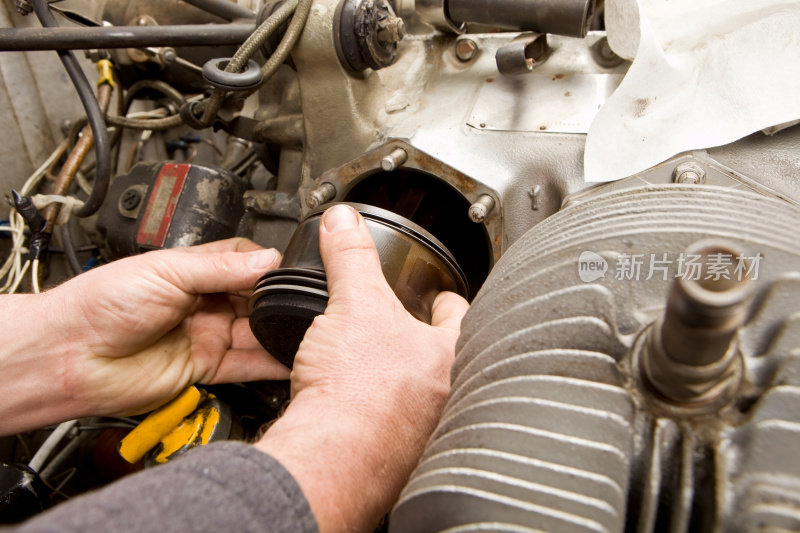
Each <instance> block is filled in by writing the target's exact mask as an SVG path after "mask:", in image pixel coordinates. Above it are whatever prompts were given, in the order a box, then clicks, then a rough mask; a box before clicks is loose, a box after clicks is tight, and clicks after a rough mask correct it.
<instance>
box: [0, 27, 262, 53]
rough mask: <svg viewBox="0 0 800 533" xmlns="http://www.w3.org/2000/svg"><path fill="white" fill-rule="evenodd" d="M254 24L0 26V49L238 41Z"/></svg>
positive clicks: (217, 44)
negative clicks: (87, 26)
mask: <svg viewBox="0 0 800 533" xmlns="http://www.w3.org/2000/svg"><path fill="white" fill-rule="evenodd" d="M253 30H255V24H253V23H233V24H187V25H176V26H99V27H92V28H0V52H26V51H34V50H80V49H83V50H90V49H98V48H147V47H158V46H172V47H176V46H221V45H231V44H241V43H243V42H244V41H245V40H246V39H247V37H249V36H250V34H251V33H253Z"/></svg>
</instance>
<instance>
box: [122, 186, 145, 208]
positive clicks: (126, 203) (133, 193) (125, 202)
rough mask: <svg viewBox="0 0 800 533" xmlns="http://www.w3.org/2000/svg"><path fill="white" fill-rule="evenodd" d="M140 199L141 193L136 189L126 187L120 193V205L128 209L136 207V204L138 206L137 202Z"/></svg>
mask: <svg viewBox="0 0 800 533" xmlns="http://www.w3.org/2000/svg"><path fill="white" fill-rule="evenodd" d="M141 201H142V193H140V192H139V191H138V190H137V189H128V190H127V191H125V192H124V193H122V200H121V202H122V207H123V208H124V209H127V210H128V211H130V210H131V209H136V206H138V205H139V202H141Z"/></svg>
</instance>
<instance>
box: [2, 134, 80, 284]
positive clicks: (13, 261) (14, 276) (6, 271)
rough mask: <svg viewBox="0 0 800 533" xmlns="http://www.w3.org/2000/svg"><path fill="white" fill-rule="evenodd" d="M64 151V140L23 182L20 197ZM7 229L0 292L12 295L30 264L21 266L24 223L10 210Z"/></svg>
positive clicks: (43, 174) (34, 184)
mask: <svg viewBox="0 0 800 533" xmlns="http://www.w3.org/2000/svg"><path fill="white" fill-rule="evenodd" d="M66 150H67V140H66V139H65V140H63V141H62V142H61V143H60V144H59V145H58V147H56V149H55V150H53V153H51V154H50V156H49V157H48V158H47V159H46V160H45V162H44V163H42V164H41V165H40V166H39V168H37V169H36V170H35V171H34V172H33V174H31V175H30V176H29V177H28V179H26V180H25V183H24V184H23V185H22V188H21V189H20V190H19V193H20V195H21V196H27V195H28V193H30V191H32V190H33V189H34V188H35V187H36V185H38V183H39V182H40V181H41V180H42V178H43V177H44V176H45V175H46V174H47V170H48V169H49V168H50V167H51V166H52V165H53V163H55V162H56V161H57V160H58V159H59V158H60V157H61V156H62V155H63V154H64V152H65V151H66ZM8 227H9V228H10V232H11V242H12V245H11V253H10V254H9V256H8V257H7V258H6V260H5V262H4V263H3V266H2V267H0V280H3V279H5V282H4V283H3V285H2V286H0V292H9V293H14V292H16V290H17V288H18V287H19V285H20V283H21V282H22V278H24V277H25V274H26V272H27V271H28V267H29V266H30V262H29V261H27V262H26V263H25V264H24V266H23V263H22V255H23V254H25V253H27V251H28V250H27V249H26V248H25V247H24V243H25V221H24V220H23V218H22V216H21V215H20V214H19V213H17V212H16V211H14V210H12V212H11V215H10V216H9V226H8ZM3 231H9V230H7V229H5V227H4V228H3Z"/></svg>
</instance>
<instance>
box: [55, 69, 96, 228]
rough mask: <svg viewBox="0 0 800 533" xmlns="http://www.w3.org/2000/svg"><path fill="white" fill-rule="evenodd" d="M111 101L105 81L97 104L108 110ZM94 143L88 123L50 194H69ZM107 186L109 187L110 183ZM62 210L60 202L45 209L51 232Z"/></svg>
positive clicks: (92, 133)
mask: <svg viewBox="0 0 800 533" xmlns="http://www.w3.org/2000/svg"><path fill="white" fill-rule="evenodd" d="M110 102H111V86H110V85H108V84H107V83H104V84H102V85H100V87H98V89H97V105H98V106H99V107H100V111H101V112H102V113H105V112H106V110H107V109H108V105H109V103H110ZM93 145H94V132H93V131H92V128H91V126H89V125H86V126H84V127H83V130H82V131H81V136H80V137H79V138H78V142H76V143H75V147H74V148H73V149H72V151H71V152H70V154H69V156H67V160H66V161H64V165H63V166H62V167H61V171H60V172H59V173H58V176H56V181H55V182H54V183H53V187H52V189H51V190H50V194H56V195H59V196H63V195H65V194H67V191H68V190H69V187H70V185H72V180H73V179H75V174H77V173H78V170H80V168H81V165H82V164H83V160H84V159H85V158H86V156H87V155H88V153H89V152H90V151H91V149H92V146H93ZM96 186H98V187H103V185H102V184H96ZM105 186H106V187H108V184H106V185H105ZM104 198H105V193H103V197H102V198H101V199H100V203H102V200H103V199H104ZM60 210H61V207H60V205H59V204H50V205H48V206H47V207H46V208H45V209H44V217H45V219H47V226H46V227H47V231H48V232H50V233H52V231H53V224H54V223H55V221H56V217H57V216H58V212H59V211H60Z"/></svg>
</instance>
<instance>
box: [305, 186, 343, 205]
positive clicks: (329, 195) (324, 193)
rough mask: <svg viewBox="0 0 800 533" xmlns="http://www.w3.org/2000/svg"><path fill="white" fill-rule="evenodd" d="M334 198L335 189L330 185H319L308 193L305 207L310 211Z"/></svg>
mask: <svg viewBox="0 0 800 533" xmlns="http://www.w3.org/2000/svg"><path fill="white" fill-rule="evenodd" d="M335 196H336V187H334V186H333V184H332V183H328V182H327V181H326V182H325V183H322V184H320V186H319V187H317V188H316V189H314V190H313V191H311V192H310V193H308V196H306V205H307V206H308V207H309V208H311V209H316V208H317V207H319V206H321V205H322V204H325V203H328V202H330V201H331V200H333V198H334V197H335Z"/></svg>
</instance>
